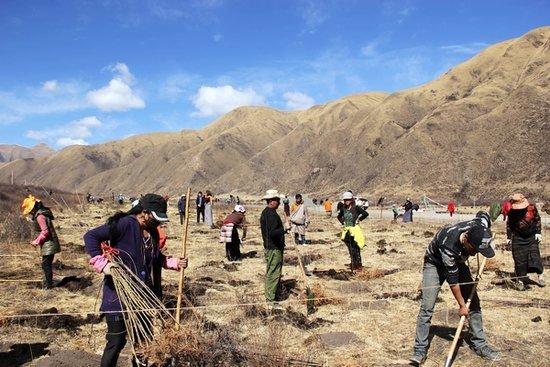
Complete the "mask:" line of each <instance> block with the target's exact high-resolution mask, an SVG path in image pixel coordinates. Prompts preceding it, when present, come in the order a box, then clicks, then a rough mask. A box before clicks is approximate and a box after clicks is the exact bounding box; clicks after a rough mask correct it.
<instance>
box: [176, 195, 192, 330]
mask: <svg viewBox="0 0 550 367" xmlns="http://www.w3.org/2000/svg"><path fill="white" fill-rule="evenodd" d="M189 201H191V188H190V187H188V188H187V196H186V200H185V224H184V226H185V227H184V231H183V240H182V253H183V257H186V256H187V234H188V233H189ZM184 279H185V269H184V268H181V269H180V281H179V284H178V303H177V306H176V330H179V329H180V316H181V315H180V311H181V299H182V296H183V289H184V288H183V280H184Z"/></svg>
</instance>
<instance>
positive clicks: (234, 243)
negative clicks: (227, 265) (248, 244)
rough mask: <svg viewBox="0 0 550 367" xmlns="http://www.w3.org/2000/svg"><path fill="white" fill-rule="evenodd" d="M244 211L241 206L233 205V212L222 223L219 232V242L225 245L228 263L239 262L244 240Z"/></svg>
mask: <svg viewBox="0 0 550 367" xmlns="http://www.w3.org/2000/svg"><path fill="white" fill-rule="evenodd" d="M245 213H246V209H245V208H244V206H242V205H235V208H234V209H233V212H232V213H231V214H229V215H228V216H227V217H226V218H225V220H224V221H223V224H222V227H221V231H220V242H223V243H225V254H226V256H227V260H229V261H240V260H241V247H240V246H241V243H242V241H244V240H245V239H246V217H245ZM238 228H240V229H242V231H243V238H242V240H241V239H239V231H238V230H237V229H238Z"/></svg>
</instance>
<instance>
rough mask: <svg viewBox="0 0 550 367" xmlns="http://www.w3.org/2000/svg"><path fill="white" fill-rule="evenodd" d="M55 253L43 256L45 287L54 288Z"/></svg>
mask: <svg viewBox="0 0 550 367" xmlns="http://www.w3.org/2000/svg"><path fill="white" fill-rule="evenodd" d="M54 256H55V255H45V256H42V270H43V271H44V279H43V280H42V286H43V287H44V288H48V289H49V288H53V266H52V264H53V257H54Z"/></svg>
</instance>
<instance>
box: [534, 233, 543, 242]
mask: <svg viewBox="0 0 550 367" xmlns="http://www.w3.org/2000/svg"><path fill="white" fill-rule="evenodd" d="M535 240H537V242H541V241H542V234H540V233H537V234H535Z"/></svg>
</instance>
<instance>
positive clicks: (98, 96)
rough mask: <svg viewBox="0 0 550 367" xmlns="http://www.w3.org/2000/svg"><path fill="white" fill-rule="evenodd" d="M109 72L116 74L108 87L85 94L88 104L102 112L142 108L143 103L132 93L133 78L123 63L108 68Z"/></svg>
mask: <svg viewBox="0 0 550 367" xmlns="http://www.w3.org/2000/svg"><path fill="white" fill-rule="evenodd" d="M109 70H111V71H112V72H114V73H116V75H115V77H114V78H113V79H111V81H110V82H109V85H107V86H105V87H103V88H99V89H95V90H91V91H89V92H88V93H87V94H86V99H87V100H88V102H89V103H91V104H92V105H94V106H95V107H97V108H99V109H100V110H102V111H127V110H129V109H133V108H144V107H145V102H144V101H143V99H141V98H140V97H139V96H138V95H136V94H135V93H134V91H133V90H132V88H131V87H130V85H132V84H134V82H135V78H134V75H132V73H130V69H129V68H128V66H127V65H126V64H124V63H121V62H119V63H117V64H115V65H114V66H110V67H109Z"/></svg>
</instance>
